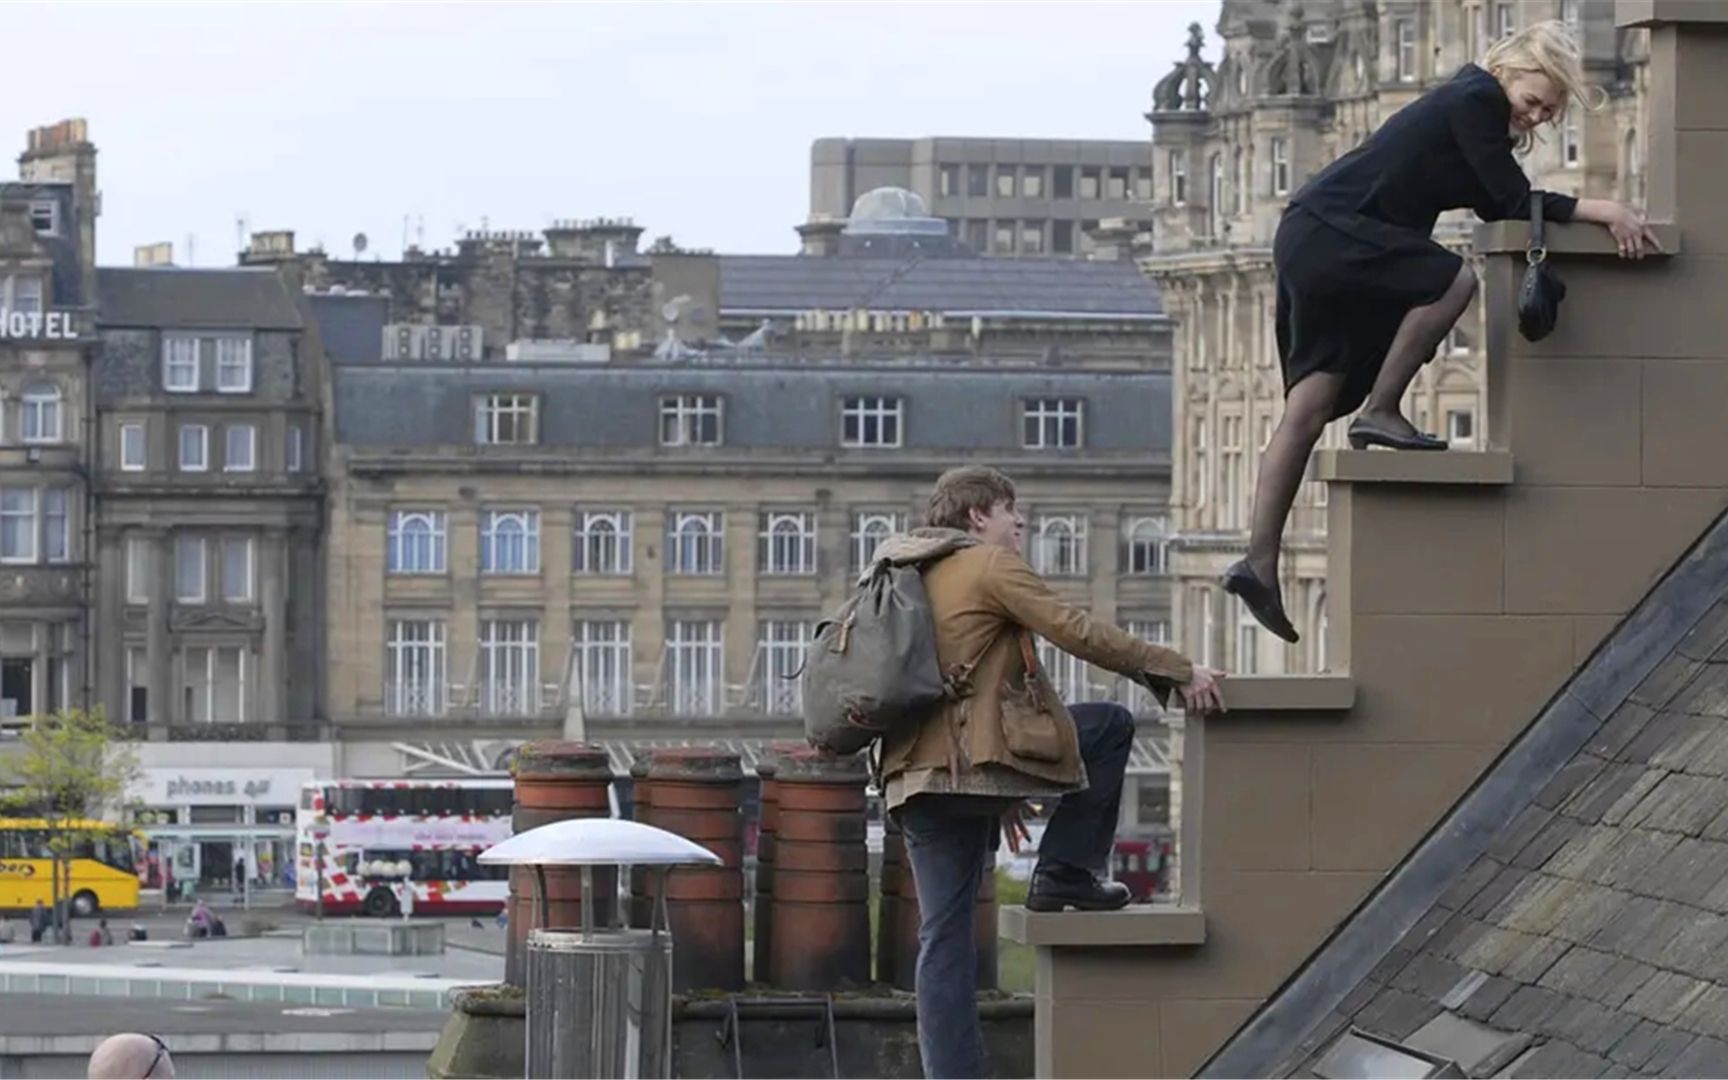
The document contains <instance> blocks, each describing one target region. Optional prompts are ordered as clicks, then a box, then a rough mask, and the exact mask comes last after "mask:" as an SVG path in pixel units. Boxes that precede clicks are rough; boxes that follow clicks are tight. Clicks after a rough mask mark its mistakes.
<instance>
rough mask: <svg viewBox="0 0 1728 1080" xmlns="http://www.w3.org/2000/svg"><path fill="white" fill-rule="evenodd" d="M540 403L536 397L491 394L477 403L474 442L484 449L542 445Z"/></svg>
mask: <svg viewBox="0 0 1728 1080" xmlns="http://www.w3.org/2000/svg"><path fill="white" fill-rule="evenodd" d="M539 420H540V399H539V398H537V397H535V396H534V395H533V394H487V395H486V396H484V397H482V398H480V399H478V400H477V401H475V403H474V442H475V443H476V444H478V445H480V446H532V445H534V444H535V443H537V442H539V441H540V433H539V428H540V424H539Z"/></svg>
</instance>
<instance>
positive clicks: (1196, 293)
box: [1142, 0, 1648, 673]
mask: <svg viewBox="0 0 1728 1080" xmlns="http://www.w3.org/2000/svg"><path fill="white" fill-rule="evenodd" d="M1555 18H1558V19H1562V20H1564V21H1565V22H1566V23H1567V24H1568V25H1570V26H1571V27H1573V29H1574V32H1575V33H1576V34H1577V35H1578V36H1579V38H1580V40H1581V42H1582V44H1583V46H1584V48H1585V51H1586V54H1587V66H1588V71H1589V74H1590V76H1591V78H1592V80H1593V81H1594V82H1595V83H1596V84H1597V85H1598V86H1599V87H1600V89H1601V92H1602V98H1603V100H1602V102H1601V104H1600V107H1599V108H1598V109H1596V110H1594V111H1585V110H1574V111H1573V114H1572V115H1571V116H1570V117H1569V118H1568V120H1567V122H1566V124H1565V126H1564V128H1563V130H1561V131H1559V132H1549V133H1547V134H1546V135H1545V136H1544V138H1543V141H1542V142H1541V143H1540V144H1539V145H1538V146H1537V147H1536V148H1535V149H1534V150H1533V151H1532V152H1531V153H1530V154H1529V156H1528V157H1527V158H1526V159H1525V163H1526V165H1525V167H1526V170H1527V171H1528V172H1529V173H1530V175H1531V176H1532V177H1533V178H1534V180H1535V182H1536V183H1537V185H1538V186H1540V187H1544V188H1548V189H1550V190H1555V191H1564V192H1566V193H1568V194H1580V193H1588V194H1592V195H1597V196H1602V197H1614V198H1620V199H1625V200H1628V201H1632V202H1637V201H1639V200H1641V199H1642V196H1643V193H1642V190H1641V187H1640V183H1641V182H1640V180H1639V177H1640V176H1641V175H1642V168H1641V155H1642V153H1643V151H1642V149H1641V147H1642V145H1643V142H1644V134H1643V133H1644V131H1645V130H1646V129H1647V126H1648V125H1647V124H1646V123H1645V120H1644V113H1645V109H1646V106H1645V95H1644V74H1643V69H1644V65H1643V61H1642V55H1643V52H1644V49H1645V46H1644V44H1643V40H1642V39H1641V38H1640V36H1639V35H1640V33H1641V32H1640V31H1633V30H1629V31H1620V30H1616V29H1615V27H1614V21H1613V5H1612V3H1610V2H1609V0H1518V2H1516V3H1514V2H1494V0H1421V2H1417V0H1375V2H1372V3H1367V4H1362V3H1343V2H1339V3H1330V2H1309V3H1306V4H1304V5H1301V6H1297V5H1295V4H1291V3H1278V2H1274V0H1224V3H1223V7H1222V11H1221V14H1220V17H1219V21H1218V33H1219V36H1220V38H1221V41H1222V44H1221V49H1220V52H1221V56H1220V59H1219V62H1218V63H1217V64H1216V65H1214V64H1212V63H1210V62H1208V61H1206V60H1203V59H1202V57H1201V55H1200V53H1201V47H1202V36H1201V31H1200V28H1199V27H1198V26H1195V27H1193V28H1192V29H1191V33H1190V40H1189V42H1188V44H1187V54H1186V56H1185V57H1183V58H1182V59H1181V60H1179V61H1178V62H1177V63H1176V65H1175V68H1174V70H1172V71H1171V72H1170V73H1169V74H1168V75H1167V76H1166V77H1165V78H1164V79H1163V80H1161V81H1160V82H1159V83H1158V85H1157V87H1156V88H1155V89H1154V91H1153V95H1152V97H1153V100H1152V109H1151V111H1150V112H1149V113H1147V119H1148V120H1149V121H1150V122H1151V124H1152V147H1153V151H1154V170H1155V176H1156V183H1155V191H1154V198H1153V204H1154V205H1153V209H1152V217H1153V222H1154V228H1153V249H1152V250H1153V253H1152V254H1151V255H1149V256H1147V257H1146V258H1144V259H1143V261H1142V266H1143V268H1144V270H1145V271H1146V272H1147V273H1148V274H1149V275H1151V276H1152V278H1153V279H1154V280H1155V281H1157V282H1158V284H1159V286H1160V291H1161V295H1162V296H1163V298H1164V303H1165V305H1166V307H1167V308H1168V310H1169V312H1170V314H1171V317H1172V319H1173V320H1174V322H1175V324H1176V332H1175V346H1174V359H1173V363H1172V372H1173V377H1174V401H1175V416H1174V425H1175V432H1176V439H1175V442H1174V455H1173V464H1172V480H1171V488H1172V514H1173V518H1174V521H1175V536H1174V539H1173V541H1172V558H1171V563H1172V573H1173V574H1174V576H1175V578H1176V587H1175V591H1174V596H1173V606H1174V619H1175V625H1176V631H1177V641H1178V644H1179V646H1180V647H1182V648H1184V649H1186V650H1187V651H1189V652H1190V653H1192V654H1193V655H1195V656H1197V657H1200V658H1201V659H1203V660H1207V661H1209V662H1211V663H1214V664H1217V665H1219V666H1222V667H1225V668H1228V669H1230V670H1232V671H1237V672H1242V673H1254V672H1260V673H1279V672H1310V671H1319V670H1325V669H1326V668H1327V654H1326V636H1327V635H1326V632H1325V627H1326V565H1325V544H1324V539H1325V537H1324V531H1325V504H1324V500H1325V498H1326V489H1325V486H1324V485H1321V484H1309V485H1306V486H1305V488H1304V490H1303V491H1302V492H1301V493H1300V494H1299V495H1298V498H1297V503H1296V507H1295V509H1294V511H1293V513H1292V515H1291V519H1290V523H1289V526H1288V529H1287V531H1286V536H1285V545H1286V546H1285V552H1286V554H1285V559H1284V562H1283V565H1282V568H1281V570H1282V574H1283V582H1282V585H1283V590H1284V599H1285V606H1286V608H1287V609H1288V610H1289V612H1290V616H1291V619H1292V621H1294V622H1295V624H1296V626H1297V629H1298V630H1299V631H1300V632H1301V634H1302V639H1303V640H1302V641H1301V642H1300V643H1298V644H1296V645H1293V646H1286V645H1285V644H1284V643H1282V642H1280V641H1278V640H1277V639H1275V638H1273V637H1272V636H1271V635H1269V634H1267V633H1265V632H1264V631H1262V630H1261V629H1260V628H1259V627H1258V625H1257V624H1255V623H1254V621H1253V619H1252V617H1251V616H1249V615H1248V613H1247V611H1246V609H1244V608H1243V607H1242V605H1240V604H1238V603H1234V602H1231V601H1230V599H1229V598H1228V597H1227V596H1226V595H1225V594H1224V593H1223V591H1222V589H1220V588H1219V587H1218V580H1219V578H1220V576H1221V575H1222V573H1223V571H1224V569H1225V567H1227V566H1228V565H1229V564H1230V563H1231V562H1232V561H1234V560H1235V559H1237V558H1238V557H1240V555H1241V554H1242V552H1243V551H1244V549H1245V547H1246V543H1247V529H1248V525H1249V512H1250V506H1251V504H1252V500H1253V490H1254V482H1255V478H1256V477H1257V475H1258V470H1259V455H1260V451H1261V449H1262V448H1263V447H1264V446H1265V445H1266V442H1267V440H1268V439H1269V437H1270V435H1271V432H1272V429H1273V427H1274V426H1275V425H1276V424H1277V421H1278V417H1279V415H1280V413H1281V411H1282V408H1283V383H1282V378H1281V376H1280V374H1279V368H1278V355H1277V346H1276V342H1275V341H1274V339H1273V301H1274V296H1275V291H1274V283H1273V274H1272V252H1271V245H1272V238H1273V234H1274V232H1275V231H1276V229H1277V224H1278V219H1279V216H1280V214H1281V213H1282V211H1283V208H1284V206H1285V205H1286V203H1287V202H1288V198H1289V196H1290V195H1291V194H1293V193H1294V192H1295V191H1296V190H1297V189H1299V188H1300V187H1301V186H1302V184H1303V183H1305V182H1306V181H1307V180H1308V179H1309V177H1311V176H1312V175H1313V174H1314V173H1315V172H1317V171H1318V170H1319V169H1321V168H1323V167H1324V166H1325V165H1326V164H1327V163H1328V162H1330V161H1331V160H1332V159H1334V158H1336V157H1337V156H1339V155H1340V154H1342V153H1344V152H1346V151H1348V150H1349V149H1351V148H1352V147H1354V146H1356V145H1357V144H1358V143H1360V142H1361V141H1362V140H1363V139H1364V138H1365V137H1366V136H1367V135H1368V134H1369V133H1370V132H1372V131H1373V130H1374V128H1375V127H1376V126H1377V125H1378V124H1379V123H1380V122H1381V121H1382V120H1383V119H1384V118H1385V117H1387V116H1389V115H1391V114H1392V113H1393V112H1395V111H1396V110H1397V109H1399V108H1401V107H1402V106H1404V105H1405V104H1407V103H1409V102H1410V101H1412V100H1414V98H1415V97H1417V96H1418V95H1420V94H1421V93H1422V92H1423V91H1424V90H1426V89H1427V88H1429V87H1431V86H1433V85H1434V84H1435V83H1436V82H1439V81H1443V80H1445V79H1447V78H1450V77H1451V76H1452V74H1453V73H1454V72H1456V70H1457V69H1458V68H1459V67H1460V66H1462V65H1463V64H1465V63H1467V62H1470V61H1472V60H1476V59H1480V57H1481V55H1482V53H1483V52H1484V51H1485V50H1486V48H1487V47H1488V46H1489V45H1490V44H1491V43H1492V42H1493V40H1494V39H1495V38H1496V37H1498V36H1500V35H1503V34H1507V33H1510V32H1512V31H1513V30H1514V29H1516V28H1517V27H1519V26H1522V25H1525V24H1526V23H1527V22H1530V21H1535V20H1540V19H1555ZM1468 220H1469V219H1468V218H1467V216H1466V215H1462V214H1452V215H1447V216H1445V217H1443V218H1442V221H1441V225H1440V227H1439V229H1438V231H1437V234H1438V236H1439V238H1440V239H1441V240H1442V242H1445V243H1447V244H1449V245H1452V246H1455V247H1456V248H1458V249H1459V250H1466V249H1467V247H1468V240H1469V232H1468ZM1482 344H1483V334H1482V331H1481V313H1480V310H1479V305H1472V308H1471V310H1470V311H1468V312H1466V314H1465V316H1464V318H1463V319H1462V320H1461V321H1460V324H1459V328H1458V330H1457V331H1456V332H1455V333H1454V334H1453V335H1452V336H1451V337H1450V338H1449V339H1448V340H1447V341H1446V342H1445V344H1443V345H1442V347H1441V349H1440V350H1439V352H1438V353H1437V355H1436V357H1435V359H1434V361H1433V362H1431V363H1430V364H1428V365H1427V366H1426V367H1424V368H1423V370H1422V372H1421V373H1420V374H1419V375H1418V377H1417V379H1416V381H1415V382H1414V383H1413V384H1412V386H1411V389H1410V395H1409V398H1408V399H1407V401H1406V404H1405V407H1406V413H1407V415H1409V416H1410V418H1411V419H1412V420H1413V421H1414V422H1415V423H1416V425H1417V426H1418V427H1420V428H1423V429H1425V430H1428V431H1430V432H1435V433H1438V434H1443V435H1444V436H1445V437H1446V438H1447V439H1448V440H1449V441H1450V443H1451V444H1452V445H1453V446H1454V447H1455V448H1458V449H1472V448H1479V447H1481V446H1484V445H1485V441H1484V440H1485V437H1486V431H1485V424H1486V420H1487V415H1488V414H1487V409H1486V408H1485V406H1484V402H1483V393H1484V389H1485V388H1484V383H1483V378H1482ZM1343 434H1344V431H1343V425H1341V424H1340V425H1333V427H1332V428H1331V429H1329V430H1328V432H1327V435H1326V437H1325V439H1324V440H1323V442H1322V445H1323V446H1338V445H1342V439H1343Z"/></svg>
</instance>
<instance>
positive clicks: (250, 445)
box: [222, 424, 258, 472]
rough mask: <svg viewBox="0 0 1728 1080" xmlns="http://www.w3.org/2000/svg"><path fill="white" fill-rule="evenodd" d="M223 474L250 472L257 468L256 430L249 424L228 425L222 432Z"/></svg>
mask: <svg viewBox="0 0 1728 1080" xmlns="http://www.w3.org/2000/svg"><path fill="white" fill-rule="evenodd" d="M223 436H224V439H225V446H224V449H223V453H222V471H223V472H252V471H253V470H254V469H256V468H257V466H258V461H257V457H258V429H257V428H255V427H253V426H252V425H251V424H229V425H228V427H227V428H226V429H224V431H223Z"/></svg>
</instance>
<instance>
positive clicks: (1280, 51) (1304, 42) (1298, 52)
mask: <svg viewBox="0 0 1728 1080" xmlns="http://www.w3.org/2000/svg"><path fill="white" fill-rule="evenodd" d="M1260 86H1261V92H1262V93H1263V94H1265V95H1266V96H1268V97H1311V96H1313V95H1316V94H1319V93H1320V92H1321V89H1322V87H1324V86H1325V72H1324V65H1323V64H1322V63H1321V61H1320V55H1319V54H1318V53H1317V52H1315V50H1314V47H1313V46H1312V45H1310V44H1308V30H1307V27H1306V26H1304V25H1303V22H1302V9H1301V8H1299V7H1292V8H1291V9H1290V11H1289V14H1288V16H1287V17H1286V18H1285V21H1284V33H1283V35H1282V36H1281V37H1280V38H1279V39H1278V44H1277V46H1276V49H1275V51H1274V52H1273V53H1272V55H1271V57H1269V58H1268V59H1267V61H1266V64H1265V67H1263V68H1262V69H1261V76H1260Z"/></svg>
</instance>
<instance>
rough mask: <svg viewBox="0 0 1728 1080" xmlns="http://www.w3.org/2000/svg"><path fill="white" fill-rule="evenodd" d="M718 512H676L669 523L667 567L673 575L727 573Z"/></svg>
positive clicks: (667, 524) (670, 516)
mask: <svg viewBox="0 0 1728 1080" xmlns="http://www.w3.org/2000/svg"><path fill="white" fill-rule="evenodd" d="M720 526H721V518H720V515H719V513H717V512H703V513H673V514H669V515H667V522H666V530H667V533H666V569H667V571H668V572H669V573H673V574H720V573H724V572H725V569H726V567H725V562H726V558H725V555H726V552H725V538H724V537H723V535H722V534H721V532H720Z"/></svg>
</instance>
